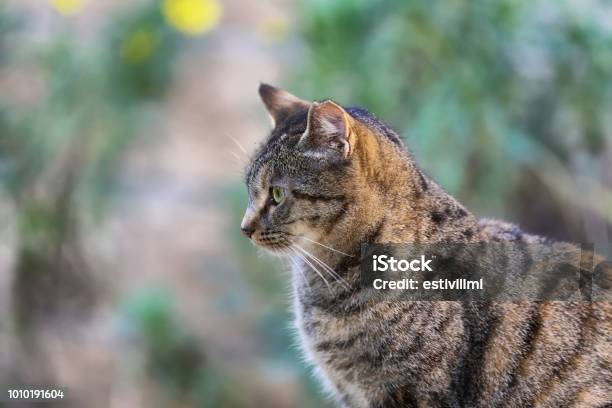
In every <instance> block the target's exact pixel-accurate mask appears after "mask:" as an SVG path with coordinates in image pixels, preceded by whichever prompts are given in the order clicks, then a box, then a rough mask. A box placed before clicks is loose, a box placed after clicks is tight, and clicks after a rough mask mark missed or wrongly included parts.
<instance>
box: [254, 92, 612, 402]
mask: <svg viewBox="0 0 612 408" xmlns="http://www.w3.org/2000/svg"><path fill="white" fill-rule="evenodd" d="M260 94H261V95H262V98H263V99H264V102H265V104H266V106H267V108H268V110H269V112H270V114H271V115H272V116H273V119H274V120H275V123H276V125H275V128H274V130H273V131H272V133H271V134H270V136H269V137H268V139H267V140H266V141H265V142H264V143H263V144H262V146H261V147H260V148H259V149H258V151H257V152H256V153H255V155H254V157H253V159H252V161H251V163H250V165H249V167H248V171H247V176H246V182H247V186H248V189H249V209H248V210H247V214H246V215H245V219H244V220H243V230H250V231H254V232H253V234H252V235H251V239H252V240H253V242H254V243H255V244H257V245H258V246H261V247H263V248H266V249H269V250H270V251H271V252H274V253H276V254H281V255H285V256H289V257H291V259H292V262H293V265H294V274H293V280H294V291H295V302H294V312H295V318H296V325H297V328H298V331H299V336H300V340H301V343H302V346H303V350H304V353H305V354H306V356H307V357H308V359H309V361H310V362H311V363H312V364H313V365H314V367H315V370H316V372H317V374H318V376H319V377H320V378H321V380H322V382H323V384H324V385H325V387H326V388H327V389H328V390H329V392H330V393H331V394H332V395H333V396H334V398H335V399H336V400H337V401H338V404H339V405H341V406H345V407H532V406H533V407H604V406H611V405H610V404H612V371H611V370H612V369H611V367H612V361H611V359H612V342H611V341H612V340H611V339H612V322H611V318H612V308H611V305H610V303H607V302H598V303H596V302H593V303H587V302H560V301H557V302H514V303H510V302H506V303H504V302H469V303H468V302H458V301H452V302H450V301H448V302H442V301H441V302H425V301H413V302H408V301H403V302H399V301H392V300H389V301H377V302H373V301H372V300H371V299H368V298H367V297H365V296H363V294H362V290H361V289H360V287H359V285H358V279H359V259H358V258H359V251H360V245H361V244H362V243H389V242H416V243H419V242H421V243H432V242H433V243H435V242H458V243H462V242H465V243H469V242H489V241H515V242H524V243H539V244H548V243H549V242H551V241H550V240H547V239H545V238H541V237H537V236H533V235H529V234H526V233H523V232H522V231H521V230H520V229H518V228H517V227H516V226H513V225H511V224H506V223H503V222H498V221H494V220H481V221H479V220H477V219H476V218H475V217H474V216H473V215H472V214H471V213H470V212H469V211H468V210H467V209H465V208H464V207H463V206H462V205H461V204H460V203H458V202H457V201H456V200H455V199H454V198H453V197H451V196H450V195H449V194H447V193H446V192H445V191H443V190H442V188H440V187H439V186H438V184H436V183H435V182H434V181H433V180H431V179H430V178H429V177H428V176H426V175H425V174H424V173H423V172H422V171H421V170H420V169H419V167H418V166H417V165H416V163H415V161H414V159H413V157H412V155H411V154H410V153H409V152H408V150H407V149H406V148H405V147H404V145H403V143H402V141H401V138H400V137H399V136H398V135H397V134H396V133H395V132H394V131H393V130H391V129H390V128H389V127H387V126H386V125H385V124H383V123H382V122H380V121H379V120H377V119H376V118H375V117H374V116H373V115H371V114H370V113H368V112H367V111H365V110H363V109H360V108H339V107H338V105H335V104H333V103H331V102H321V103H309V102H306V101H301V100H299V99H298V98H296V97H294V96H293V95H290V94H287V93H286V92H284V91H281V90H278V89H276V88H272V87H270V86H268V85H262V88H261V89H260ZM287 101H289V102H287ZM323 110H325V111H324V114H325V115H327V116H326V118H329V117H330V115H331V116H332V119H331V120H327V119H326V121H325V128H324V129H322V128H321V129H319V128H317V127H316V124H317V123H318V122H317V119H318V118H317V115H319V114H323V113H320V112H322V111H323ZM333 115H336V117H333ZM309 125H310V126H309ZM307 129H308V131H307ZM319 130H320V131H322V132H323V133H322V134H316V132H317V131H319ZM305 139H306V140H307V142H304V140H305ZM347 144H348V148H347V149H344V148H343V146H344V147H346V146H347ZM338 146H340V147H338ZM313 152H315V153H316V154H313ZM273 186H281V187H282V188H283V189H285V190H284V191H286V197H285V199H284V200H283V202H282V203H280V204H278V203H275V202H273V201H271V199H270V193H269V191H270V188H271V187H273ZM551 245H552V243H551ZM563 245H569V244H563ZM332 248H333V250H332ZM310 254H311V256H309V255H310ZM317 260H318V261H319V262H320V263H319V262H317ZM322 263H324V264H325V265H328V266H329V267H331V269H332V270H333V272H334V273H335V275H333V274H332V273H331V272H329V271H326V270H325V267H323V266H322ZM317 272H319V273H321V274H322V275H323V277H326V278H327V282H325V281H324V280H323V279H322V278H321V276H319V274H318V273H317ZM323 272H326V273H323Z"/></svg>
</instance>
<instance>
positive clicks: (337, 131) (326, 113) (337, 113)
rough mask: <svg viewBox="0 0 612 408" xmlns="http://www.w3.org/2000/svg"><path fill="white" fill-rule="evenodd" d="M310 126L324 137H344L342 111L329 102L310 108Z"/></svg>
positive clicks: (344, 124) (344, 128)
mask: <svg viewBox="0 0 612 408" xmlns="http://www.w3.org/2000/svg"><path fill="white" fill-rule="evenodd" d="M310 114H311V115H312V118H311V119H312V124H313V127H314V130H315V131H316V132H317V133H320V134H322V135H326V136H336V137H346V133H347V129H346V123H345V119H344V111H343V110H342V108H341V107H339V106H338V105H336V104H335V103H333V102H331V101H327V102H323V103H321V104H318V105H316V106H314V107H313V108H312V112H310Z"/></svg>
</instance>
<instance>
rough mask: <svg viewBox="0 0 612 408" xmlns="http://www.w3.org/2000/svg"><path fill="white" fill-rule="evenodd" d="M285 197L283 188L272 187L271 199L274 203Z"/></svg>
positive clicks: (278, 202)
mask: <svg viewBox="0 0 612 408" xmlns="http://www.w3.org/2000/svg"><path fill="white" fill-rule="evenodd" d="M284 198H285V190H283V189H282V188H281V187H272V199H273V200H274V202H275V203H276V204H280V203H281V201H283V199H284Z"/></svg>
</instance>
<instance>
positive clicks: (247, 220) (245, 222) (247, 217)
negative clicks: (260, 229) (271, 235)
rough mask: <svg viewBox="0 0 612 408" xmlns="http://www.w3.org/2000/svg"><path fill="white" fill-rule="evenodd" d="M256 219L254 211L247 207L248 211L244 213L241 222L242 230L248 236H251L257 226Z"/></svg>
mask: <svg viewBox="0 0 612 408" xmlns="http://www.w3.org/2000/svg"><path fill="white" fill-rule="evenodd" d="M256 225H257V223H256V220H255V217H254V213H253V211H252V210H251V209H250V208H247V210H246V213H245V214H244V218H243V219H242V222H241V223H240V230H241V231H242V233H243V234H244V235H245V236H246V237H247V238H251V236H252V235H253V233H254V232H255V230H256V229H257V228H256Z"/></svg>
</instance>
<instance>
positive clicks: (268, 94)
mask: <svg viewBox="0 0 612 408" xmlns="http://www.w3.org/2000/svg"><path fill="white" fill-rule="evenodd" d="M259 94H260V96H261V99H262V100H263V102H264V104H265V106H266V108H267V110H268V112H269V114H270V116H271V118H272V120H273V123H274V129H273V130H272V132H271V134H270V136H269V137H268V139H267V140H266V141H265V142H264V143H263V145H262V146H261V147H260V148H259V149H258V150H257V152H256V153H255V155H254V157H253V158H252V160H251V161H250V163H249V165H248V167H247V173H246V184H247V188H248V193H249V203H248V207H247V210H246V213H245V215H244V218H243V220H242V223H241V229H242V231H243V233H244V234H245V235H247V236H248V237H249V238H251V240H252V241H253V242H254V243H255V244H256V245H258V246H260V247H262V248H265V249H269V250H279V251H273V252H277V253H278V252H281V253H282V252H283V251H282V250H283V249H284V248H288V247H289V246H290V245H291V244H292V243H293V242H295V240H296V239H298V237H306V238H305V239H313V240H317V239H319V237H320V236H321V235H322V234H324V233H325V231H326V230H327V229H328V228H330V227H331V226H333V224H334V220H338V219H339V218H340V217H341V216H342V214H343V213H345V212H346V210H347V208H346V206H347V203H348V200H349V197H350V196H351V195H352V194H350V190H351V189H352V188H353V187H354V183H353V178H352V177H351V174H352V172H353V171H354V169H353V166H352V165H351V163H352V153H353V152H352V149H353V146H354V140H353V139H354V137H355V134H354V126H353V119H352V118H351V116H350V115H349V114H348V113H347V112H346V111H345V110H344V109H343V108H342V107H341V106H339V105H338V104H336V103H335V102H333V101H330V100H327V101H322V102H308V101H304V100H302V99H299V98H297V97H296V96H294V95H291V94H290V93H288V92H286V91H283V90H280V89H277V88H274V87H272V86H270V85H266V84H262V85H261V86H260V88H259Z"/></svg>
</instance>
